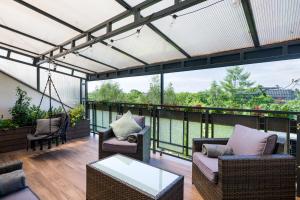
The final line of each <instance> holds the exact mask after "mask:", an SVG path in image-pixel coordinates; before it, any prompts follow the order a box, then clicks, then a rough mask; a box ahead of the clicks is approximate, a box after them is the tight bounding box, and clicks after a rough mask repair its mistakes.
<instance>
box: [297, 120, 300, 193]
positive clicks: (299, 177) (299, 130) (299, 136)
mask: <svg viewBox="0 0 300 200" xmlns="http://www.w3.org/2000/svg"><path fill="white" fill-rule="evenodd" d="M299 152H300V115H297V141H296V162H297V166H296V167H297V168H296V175H297V196H298V197H299V196H300V187H299V186H300V168H299V167H300V153H299Z"/></svg>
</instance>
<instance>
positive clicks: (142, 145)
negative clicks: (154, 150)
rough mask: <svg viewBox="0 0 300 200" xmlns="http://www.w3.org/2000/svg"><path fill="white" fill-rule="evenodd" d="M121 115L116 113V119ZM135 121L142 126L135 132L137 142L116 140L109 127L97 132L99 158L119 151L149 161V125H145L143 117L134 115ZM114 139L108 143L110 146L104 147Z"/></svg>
mask: <svg viewBox="0 0 300 200" xmlns="http://www.w3.org/2000/svg"><path fill="white" fill-rule="evenodd" d="M120 117H121V116H120V115H118V116H117V119H118V118H120ZM134 119H135V120H136V121H137V123H138V124H139V125H140V126H141V127H142V128H143V129H142V130H141V131H140V132H139V133H137V143H129V142H127V141H117V140H116V138H115V135H114V133H113V130H112V129H111V128H109V129H107V130H105V131H100V132H99V159H102V158H106V157H108V156H111V155H113V154H116V153H120V154H123V155H126V156H129V157H132V158H135V159H138V160H141V161H144V162H149V159H150V144H151V143H150V137H151V135H150V132H151V131H150V127H149V126H145V117H143V116H134ZM112 140H114V142H113V143H110V144H109V145H110V146H112V148H110V149H107V148H105V147H106V145H107V144H108V143H109V142H110V141H112Z"/></svg>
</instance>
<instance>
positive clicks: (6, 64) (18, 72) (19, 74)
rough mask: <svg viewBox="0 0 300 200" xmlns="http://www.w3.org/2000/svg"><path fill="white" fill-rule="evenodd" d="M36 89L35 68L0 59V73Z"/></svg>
mask: <svg viewBox="0 0 300 200" xmlns="http://www.w3.org/2000/svg"><path fill="white" fill-rule="evenodd" d="M1 70H2V71H4V72H5V73H7V74H9V75H11V76H13V77H15V78H17V79H19V80H20V81H23V82H24V83H27V84H28V85H30V86H32V87H34V88H36V67H32V66H29V65H24V64H22V63H18V62H14V61H10V60H6V59H2V58H0V71H1Z"/></svg>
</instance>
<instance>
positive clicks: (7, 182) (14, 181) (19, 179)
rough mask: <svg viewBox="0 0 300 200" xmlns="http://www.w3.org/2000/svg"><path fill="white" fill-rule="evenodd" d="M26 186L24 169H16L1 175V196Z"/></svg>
mask: <svg viewBox="0 0 300 200" xmlns="http://www.w3.org/2000/svg"><path fill="white" fill-rule="evenodd" d="M25 187H26V184H25V175H24V172H23V170H15V171H13V172H10V173H5V174H1V175H0V196H4V195H7V194H9V193H12V192H16V191H18V190H21V189H23V188H25Z"/></svg>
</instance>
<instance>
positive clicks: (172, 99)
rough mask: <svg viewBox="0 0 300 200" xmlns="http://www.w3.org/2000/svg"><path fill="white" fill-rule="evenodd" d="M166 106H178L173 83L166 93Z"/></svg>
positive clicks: (169, 85)
mask: <svg viewBox="0 0 300 200" xmlns="http://www.w3.org/2000/svg"><path fill="white" fill-rule="evenodd" d="M164 104H166V105H177V99H176V93H175V91H174V88H173V84H172V83H169V84H168V87H167V88H166V89H165V91H164Z"/></svg>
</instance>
